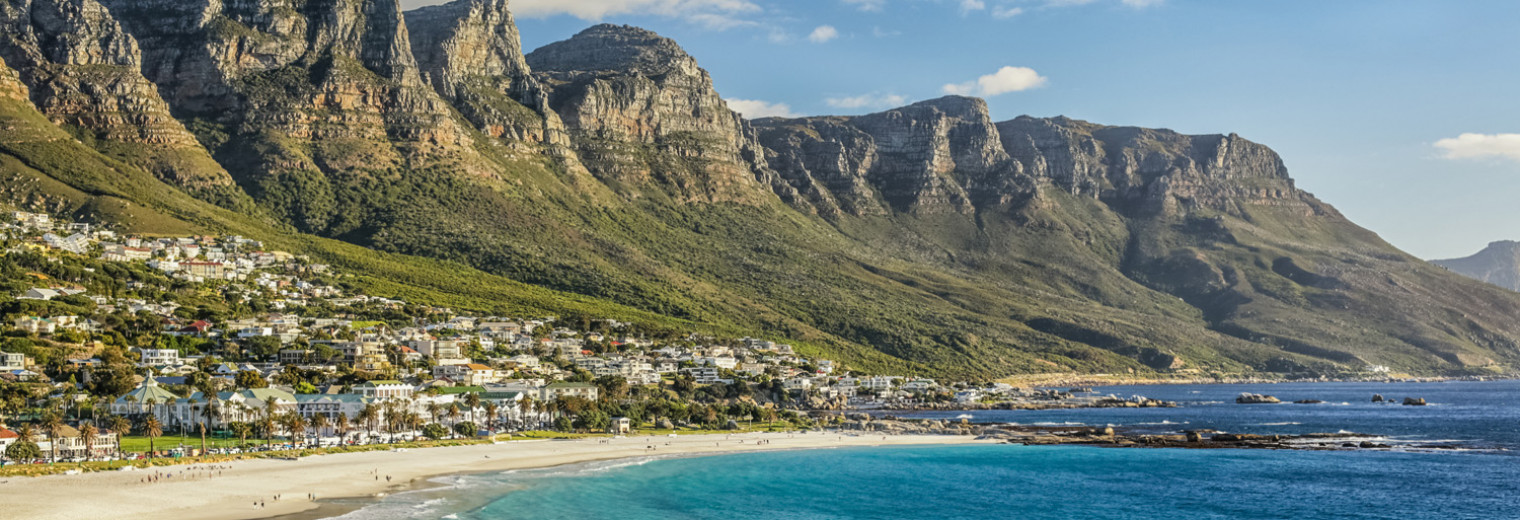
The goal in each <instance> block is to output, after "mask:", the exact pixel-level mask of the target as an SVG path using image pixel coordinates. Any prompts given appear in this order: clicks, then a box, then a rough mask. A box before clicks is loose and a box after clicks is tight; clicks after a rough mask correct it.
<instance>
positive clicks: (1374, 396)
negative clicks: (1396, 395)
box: [1372, 394, 1383, 403]
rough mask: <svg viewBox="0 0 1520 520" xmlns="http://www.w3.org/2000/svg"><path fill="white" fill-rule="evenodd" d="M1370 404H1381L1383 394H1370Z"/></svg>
mask: <svg viewBox="0 0 1520 520" xmlns="http://www.w3.org/2000/svg"><path fill="white" fill-rule="evenodd" d="M1372 402H1374V403H1381V402H1383V394H1372Z"/></svg>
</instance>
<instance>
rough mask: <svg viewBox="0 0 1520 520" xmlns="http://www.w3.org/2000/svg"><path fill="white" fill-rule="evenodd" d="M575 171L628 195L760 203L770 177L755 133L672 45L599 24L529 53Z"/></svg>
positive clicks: (704, 73) (638, 32)
mask: <svg viewBox="0 0 1520 520" xmlns="http://www.w3.org/2000/svg"><path fill="white" fill-rule="evenodd" d="M527 63H528V66H529V67H531V68H532V70H533V74H534V75H535V77H536V78H537V79H538V81H539V82H540V83H541V84H542V85H543V88H544V89H546V90H547V91H548V92H549V93H550V94H549V105H548V106H549V108H550V111H552V112H554V113H555V114H556V115H558V117H559V118H560V119H561V120H563V121H564V124H565V127H566V128H567V129H568V130H569V131H570V135H571V141H572V142H573V145H574V147H575V149H576V151H577V153H578V154H579V156H580V160H581V163H582V164H584V165H585V166H586V168H588V169H589V170H590V171H591V172H592V173H593V174H595V175H596V176H597V177H598V178H600V179H602V180H603V181H604V182H607V183H609V184H611V185H613V186H614V187H618V188H621V189H622V190H623V191H624V193H626V194H629V195H631V196H645V195H649V194H651V192H650V191H649V190H648V189H647V188H658V190H657V191H656V193H658V194H659V195H660V196H669V197H671V198H672V199H674V200H675V201H677V202H681V203H687V202H738V203H745V204H759V203H762V202H764V201H765V200H766V199H767V198H769V197H770V196H771V195H770V189H769V186H768V185H767V182H768V180H769V176H770V173H769V172H768V169H767V168H766V167H765V166H764V164H763V162H761V161H763V153H761V152H760V151H759V149H758V147H757V146H756V145H755V143H754V141H753V139H752V133H753V132H752V131H751V130H750V129H749V126H748V124H747V123H746V122H745V121H744V119H743V118H741V117H740V116H739V115H738V114H735V113H734V112H733V111H731V110H729V109H728V105H727V104H726V103H724V102H723V99H722V98H721V97H720V96H719V95H718V92H717V90H715V89H714V87H713V83H712V78H711V77H710V76H708V74H707V71H705V70H703V69H702V68H701V67H700V66H698V65H697V60H696V59H695V58H692V57H691V55H689V54H687V53H686V51H685V50H683V49H681V47H680V46H679V45H676V43H675V42H674V41H671V40H670V39H667V38H664V37H661V36H659V35H657V34H655V33H653V32H650V31H646V30H644V29H639V28H636V27H629V26H617V25H608V24H604V25H597V26H594V27H591V28H590V29H586V30H585V31H582V32H581V33H579V34H577V35H575V36H574V37H572V38H570V39H569V40H565V41H561V42H556V43H552V44H549V45H546V46H544V47H542V48H540V49H538V50H535V51H533V52H532V53H530V54H528V55H527Z"/></svg>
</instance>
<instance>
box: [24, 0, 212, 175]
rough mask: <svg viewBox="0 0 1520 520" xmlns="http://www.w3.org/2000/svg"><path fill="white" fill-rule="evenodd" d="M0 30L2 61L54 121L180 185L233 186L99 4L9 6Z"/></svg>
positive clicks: (37, 1) (34, 1)
mask: <svg viewBox="0 0 1520 520" xmlns="http://www.w3.org/2000/svg"><path fill="white" fill-rule="evenodd" d="M0 27H3V29H0V57H3V58H4V60H5V62H6V63H7V64H8V65H10V66H11V67H12V68H13V69H16V70H18V71H20V72H21V76H20V78H21V80H22V81H23V82H25V83H26V84H27V85H28V86H29V87H30V95H31V99H32V102H33V103H34V104H35V105H36V106H37V108H38V109H40V110H41V111H42V112H43V114H45V115H47V116H48V118H49V119H51V120H52V121H53V122H54V123H56V124H58V125H60V126H62V127H64V128H66V129H70V130H72V131H73V132H74V133H75V134H76V135H77V136H78V137H80V138H81V139H85V140H89V141H93V142H96V143H97V145H98V146H99V147H100V148H101V149H102V151H105V152H107V153H108V154H110V155H115V156H118V157H121V158H124V159H127V160H128V161H129V162H135V163H137V164H139V165H141V166H144V167H146V168H147V169H148V170H150V171H152V172H154V173H156V174H158V175H159V176H160V177H161V178H164V179H166V180H169V181H171V182H174V183H176V184H178V185H181V186H184V187H187V188H191V189H194V190H203V191H204V190H214V189H217V188H221V187H226V186H230V185H231V184H232V179H231V177H229V176H228V175H227V172H226V171H225V170H223V169H222V168H221V167H220V166H219V165H217V163H216V162H215V161H213V160H212V159H211V157H210V155H209V154H207V153H206V151H205V149H203V148H202V147H201V146H200V144H199V143H198V142H196V139H195V137H194V136H192V135H191V134H190V132H189V131H187V130H185V127H184V126H183V125H182V124H180V122H179V121H177V120H175V119H174V117H173V116H172V115H171V114H170V110H169V105H168V104H167V103H165V102H164V101H163V100H162V99H161V98H160V97H159V95H158V90H157V89H156V88H155V87H154V85H153V83H151V82H149V81H148V80H147V79H146V78H144V77H143V76H142V73H141V72H140V69H141V67H142V60H141V54H140V52H139V50H138V46H137V42H136V41H135V40H134V39H133V38H132V37H131V36H129V35H127V33H126V32H124V31H123V30H122V28H121V25H120V24H118V23H117V22H116V20H115V19H113V18H112V17H111V15H110V13H109V12H107V11H106V9H105V7H103V6H102V5H100V4H99V3H97V2H95V0H14V1H7V2H5V3H3V4H0Z"/></svg>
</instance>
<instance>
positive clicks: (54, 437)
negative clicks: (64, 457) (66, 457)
mask: <svg viewBox="0 0 1520 520" xmlns="http://www.w3.org/2000/svg"><path fill="white" fill-rule="evenodd" d="M65 426H68V425H67V424H64V422H63V416H62V415H59V414H58V412H55V411H51V410H50V411H48V412H46V413H44V414H43V415H42V430H43V431H45V432H47V438H48V451H49V452H50V453H49V456H48V462H57V461H58V435H59V434H61V433H63V428H64V427H65Z"/></svg>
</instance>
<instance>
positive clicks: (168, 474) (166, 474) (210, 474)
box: [137, 464, 232, 484]
mask: <svg viewBox="0 0 1520 520" xmlns="http://www.w3.org/2000/svg"><path fill="white" fill-rule="evenodd" d="M229 469H232V466H223V465H218V464H207V465H199V466H189V467H186V468H184V469H181V470H179V471H177V472H176V471H155V472H153V474H152V475H144V476H143V477H142V478H139V479H137V483H139V484H153V483H156V482H159V481H161V480H163V479H166V478H167V479H173V478H175V477H178V478H179V479H180V480H186V479H194V478H215V477H220V476H222V474H223V473H225V472H226V471H227V470H229Z"/></svg>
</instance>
